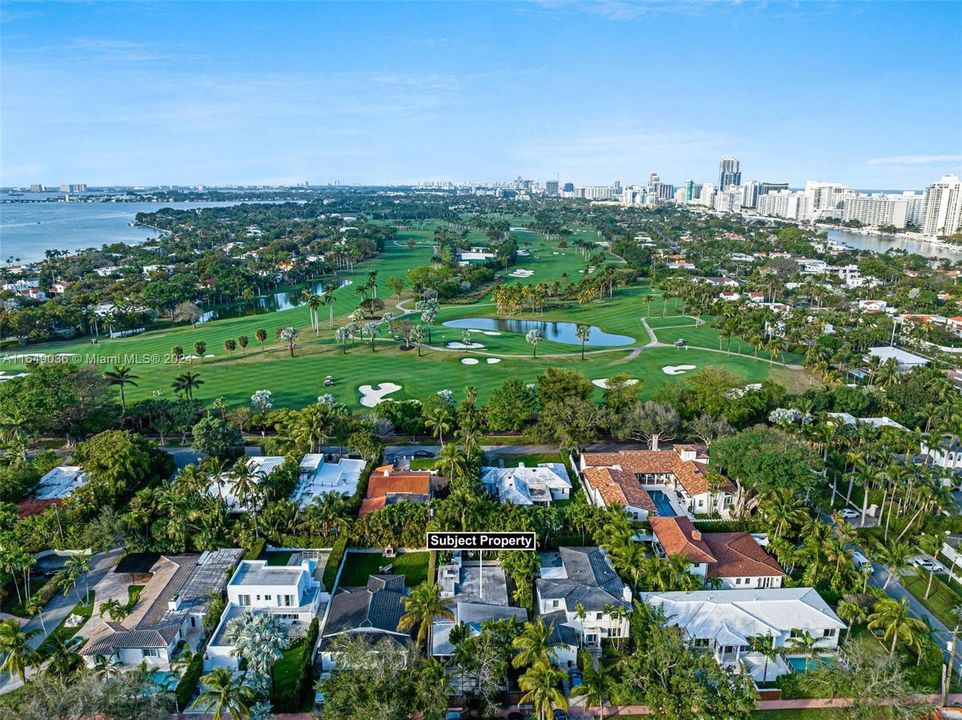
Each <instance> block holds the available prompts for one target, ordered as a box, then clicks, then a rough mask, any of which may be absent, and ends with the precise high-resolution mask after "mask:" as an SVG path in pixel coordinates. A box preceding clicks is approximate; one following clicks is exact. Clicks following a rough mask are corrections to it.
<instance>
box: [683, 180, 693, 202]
mask: <svg viewBox="0 0 962 720" xmlns="http://www.w3.org/2000/svg"><path fill="white" fill-rule="evenodd" d="M694 199H695V181H694V180H687V181H686V182H685V202H686V203H690V202H691V201H692V200H694Z"/></svg>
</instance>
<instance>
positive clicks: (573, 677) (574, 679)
mask: <svg viewBox="0 0 962 720" xmlns="http://www.w3.org/2000/svg"><path fill="white" fill-rule="evenodd" d="M568 679H569V680H570V681H571V687H572V689H574V688H576V687H578V686H579V685H580V684H581V671H580V670H571V671H570V672H569V673H568Z"/></svg>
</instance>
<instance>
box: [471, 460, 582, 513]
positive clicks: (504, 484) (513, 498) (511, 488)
mask: <svg viewBox="0 0 962 720" xmlns="http://www.w3.org/2000/svg"><path fill="white" fill-rule="evenodd" d="M481 484H482V485H484V489H485V490H487V491H488V492H489V493H491V494H492V495H495V496H497V497H498V499H499V500H500V501H501V502H502V503H509V504H511V505H550V504H551V503H552V501H554V500H567V499H568V498H569V495H570V493H571V480H570V479H568V471H567V470H566V469H565V466H564V465H563V464H562V463H538V464H537V465H536V466H534V467H526V466H525V464H524V463H523V462H522V463H518V467H515V468H499V467H483V468H481Z"/></svg>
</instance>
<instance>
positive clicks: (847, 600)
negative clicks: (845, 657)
mask: <svg viewBox="0 0 962 720" xmlns="http://www.w3.org/2000/svg"><path fill="white" fill-rule="evenodd" d="M835 614H836V615H838V616H839V617H840V618H841V619H842V620H844V621H845V622H847V623H848V628H846V630H845V640H846V641H848V639H849V637H850V636H851V635H852V625H853V624H855V623H857V622H862V621H863V620H865V608H863V607H862V606H861V605H860V604H859V603H858V602H856V601H855V599H854V598H852V597H850V596H846V597H844V598H842V600H840V601H839V603H838V607H836V608H835Z"/></svg>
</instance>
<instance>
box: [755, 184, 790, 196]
mask: <svg viewBox="0 0 962 720" xmlns="http://www.w3.org/2000/svg"><path fill="white" fill-rule="evenodd" d="M779 190H788V183H776V182H761V183H759V184H758V194H759V195H767V194H768V193H770V192H778V191H779Z"/></svg>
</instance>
